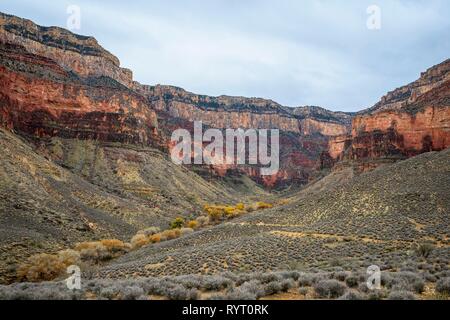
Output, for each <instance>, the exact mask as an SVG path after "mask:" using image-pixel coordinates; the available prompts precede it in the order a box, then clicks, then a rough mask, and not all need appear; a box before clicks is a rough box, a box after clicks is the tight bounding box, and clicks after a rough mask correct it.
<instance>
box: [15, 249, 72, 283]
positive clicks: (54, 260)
mask: <svg viewBox="0 0 450 320" xmlns="http://www.w3.org/2000/svg"><path fill="white" fill-rule="evenodd" d="M67 267H68V265H65V264H64V263H63V262H62V261H61V260H60V258H59V257H58V256H57V255H52V254H45V253H44V254H37V255H34V256H32V257H30V258H29V259H28V261H27V262H26V263H24V264H22V265H20V266H19V268H18V269H17V277H18V279H19V281H29V282H40V281H51V280H55V279H56V278H58V277H59V276H61V275H62V274H63V273H65V272H66V268H67Z"/></svg>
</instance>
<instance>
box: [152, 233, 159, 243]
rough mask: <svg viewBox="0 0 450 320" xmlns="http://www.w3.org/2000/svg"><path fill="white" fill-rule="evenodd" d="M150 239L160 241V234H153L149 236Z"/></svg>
mask: <svg viewBox="0 0 450 320" xmlns="http://www.w3.org/2000/svg"><path fill="white" fill-rule="evenodd" d="M150 241H151V242H152V243H159V242H161V234H160V233H157V234H154V235H152V236H150Z"/></svg>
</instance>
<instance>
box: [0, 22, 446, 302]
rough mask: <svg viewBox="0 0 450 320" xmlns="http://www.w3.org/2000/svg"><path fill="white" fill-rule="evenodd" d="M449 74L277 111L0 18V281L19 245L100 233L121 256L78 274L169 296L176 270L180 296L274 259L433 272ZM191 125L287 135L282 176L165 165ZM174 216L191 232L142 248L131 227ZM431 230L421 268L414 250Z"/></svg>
mask: <svg viewBox="0 0 450 320" xmlns="http://www.w3.org/2000/svg"><path fill="white" fill-rule="evenodd" d="M449 71H450V59H448V60H446V61H444V62H442V63H440V64H438V65H436V66H434V67H431V68H430V69H428V70H427V71H425V72H423V73H422V74H421V75H420V77H419V79H418V80H417V81H414V82H412V83H411V84H408V85H406V86H404V87H401V88H398V89H396V90H394V91H392V92H390V93H388V94H387V95H386V96H385V97H383V98H382V99H381V100H380V102H379V103H377V104H376V105H375V106H373V107H372V108H369V109H367V110H363V111H360V112H358V113H345V112H335V111H329V110H326V109H324V108H322V107H318V106H303V107H287V106H283V105H281V104H279V103H277V102H275V101H272V100H268V99H262V98H246V97H232V96H218V97H211V96H206V95H200V94H196V93H191V92H188V91H186V90H184V89H182V88H177V87H174V86H169V85H159V84H158V85H145V84H141V83H139V82H137V81H135V80H134V79H133V73H132V71H131V70H128V69H125V68H122V67H121V65H120V61H119V59H118V58H117V57H115V56H114V55H113V54H111V53H110V52H108V51H107V50H106V49H104V48H103V47H102V46H100V44H99V43H98V42H97V41H96V40H95V39H94V38H92V37H87V36H81V35H76V34H73V33H72V32H70V31H67V30H64V29H62V28H58V27H42V26H38V25H36V24H35V23H33V22H32V21H29V20H26V19H21V18H18V17H15V16H11V15H7V14H3V13H0V147H1V150H2V153H1V156H0V283H1V284H3V283H6V284H9V283H13V282H16V281H20V280H18V277H19V276H18V270H20V268H19V266H20V265H22V264H23V263H24V261H26V259H28V258H29V257H33V256H35V255H39V254H48V253H50V254H56V253H61V252H65V253H67V251H65V250H67V249H69V248H75V246H76V245H77V244H79V243H84V244H86V243H87V242H89V246H97V245H98V243H100V242H101V241H106V243H109V244H111V243H113V244H114V243H118V242H119V243H122V244H123V247H122V248H121V249H120V250H122V249H123V250H124V252H121V254H123V255H117V256H116V255H114V256H113V257H106V258H104V257H101V256H100V257H96V259H98V260H99V261H100V262H99V263H98V265H96V266H95V268H94V269H93V270H89V277H93V279H94V280H95V281H97V280H98V281H100V282H102V281H106V282H107V281H111V283H113V284H114V285H115V284H117V283H119V282H120V281H117V279H121V280H123V279H125V278H126V279H128V280H130V279H133V281H134V280H135V279H136V278H137V277H155V278H157V279H164V280H163V281H165V283H164V286H165V289H164V290H166V289H167V287H168V283H170V281H172V280H170V279H171V278H161V277H168V276H170V277H180V278H173V279H175V280H174V281H175V282H176V284H175V285H174V287H173V288H175V289H177V290H179V289H180V288H179V287H176V286H179V283H182V282H183V281H187V282H189V283H190V276H191V275H202V276H209V275H214V276H216V275H219V277H221V276H220V275H221V274H222V273H223V272H226V273H227V274H228V275H227V277H231V278H233V279H234V280H233V281H232V282H233V283H235V284H236V285H237V284H238V283H239V285H241V284H242V283H248V281H250V279H251V277H260V275H261V277H267V279H269V280H270V279H272V278H273V277H274V274H269V275H268V276H267V275H264V272H267V271H271V272H272V271H283V270H289V271H288V273H285V275H286V274H288V275H289V277H290V275H291V274H292V273H290V271H292V270H295V271H293V272H294V273H295V272H297V271H296V270H299V271H301V274H302V276H304V274H303V271H305V270H306V271H311V270H315V271H316V270H325V271H327V272H330V274H332V276H333V277H334V276H337V277H339V276H340V275H342V272H345V271H347V270H351V272H355V274H357V273H356V272H357V271H355V270H359V271H361V270H363V274H364V275H365V272H366V268H367V266H369V265H373V264H374V263H376V264H377V265H380V267H382V268H383V270H384V271H385V270H396V271H401V272H403V271H402V270H403V268H405V265H406V267H408V268H413V266H414V268H415V269H413V270H414V272H416V271H417V272H419V271H418V269H419V264H420V265H421V266H422V267H423V268H422V269H423V270H422V271H423V272H425V271H426V272H428V271H430V272H431V271H433V270H434V271H436V272H434V271H433V272H434V274H435V275H436V277H438V276H439V274H440V273H439V272H442V273H445V272H448V261H450V260H449V259H450V251H449V250H448V249H449V245H450V241H449V238H448V230H449V221H450V220H449V219H448V213H449V212H450V210H449V207H450V202H449V200H450V199H449V197H448V194H449V192H450V190H449V188H450V183H449V182H450V175H449V172H450V165H449V160H450V157H449V154H450V150H449V149H448V147H449V146H450V72H449ZM197 121H201V122H202V123H203V125H204V127H205V128H204V129H205V130H206V129H211V128H214V129H219V130H222V131H223V132H225V130H226V129H238V128H241V129H268V130H272V129H278V130H280V170H279V171H278V173H277V174H274V175H271V176H263V175H261V169H262V166H260V165H252V164H246V165H239V166H238V165H234V164H224V165H176V164H175V163H173V161H171V157H170V153H171V150H172V148H173V147H174V145H173V143H172V142H171V139H170V138H171V134H172V133H173V132H174V130H176V129H186V130H188V132H190V133H194V130H195V125H194V123H195V122H197ZM255 204H257V205H255ZM222 205H223V208H225V209H224V211H226V210H227V209H230V208H231V211H232V212H233V213H235V212H236V211H238V214H236V216H232V217H231V218H230V217H225V216H223V217H222V220H220V219H219V221H216V220H215V219H214V217H213V216H211V215H210V214H209V212H208V208H209V209H211V208H214V206H219V207H220V206H222ZM238 208H241V209H242V210H241V209H238ZM244 211H245V212H244ZM205 212H206V214H205ZM180 219H181V221H183V223H184V222H186V223H185V224H183V223H182V227H186V228H182V229H183V230H184V232H185V234H182V232H181V229H180V230H179V235H177V236H176V237H173V238H170V237H169V236H166V237H167V238H166V239H164V240H161V239H159V240H158V241H156V240H155V242H154V243H153V242H152V243H147V244H144V245H142V247H140V246H135V241H133V239H135V237H136V236H140V237H144V238H145V239H147V238H146V237H148V235H147V234H146V233H145V232H144V233H142V231H148V232H149V234H150V233H151V232H150V231H149V230H151V229H155V228H156V229H158V230H160V231H161V233H157V234H153V233H152V234H151V236H155V235H159V236H161V234H164V232H169V233H170V232H176V231H174V230H168V229H167V228H168V226H170V228H172V226H173V222H174V221H177V220H178V221H179V220H180ZM202 220H203V221H207V222H206V223H205V224H204V225H203V224H201V225H200V226H199V225H198V224H199V221H202ZM189 222H190V223H193V224H191V226H193V227H192V228H191V227H190V226H189ZM188 226H189V228H187V227H188ZM186 229H190V230H188V231H187V232H186ZM105 239H109V240H105ZM429 241H431V242H432V243H433V244H434V245H435V247H434V248H433V250H432V252H431V253H430V256H429V257H430V258H429V259H428V260H427V261H428V262H429V263H430V265H431V266H430V267H428V266H426V267H425V266H424V265H423V262H424V261H425V260H423V259H427V257H423V256H417V257H416V256H415V255H414V254H411V252H413V251H415V248H416V247H420V245H423V244H428V242H429ZM102 245H103V244H102ZM113 249H114V248H113ZM115 249H117V248H115ZM69 251H70V250H69ZM91 251H93V252H94V255H95V254H97V253H96V251H95V250H91ZM89 254H92V252H90V253H89ZM47 257H48V256H47ZM103 258H104V260H102V259H103ZM412 260H414V261H412ZM433 268H434V269H433ZM50 269H51V268H50ZM425 269H426V270H425ZM432 269H433V270H432ZM343 270H345V271H343ZM407 270H409V269H407ZM315 271H314V272H315ZM336 271H338V272H336ZM422 271H421V272H422ZM245 272H248V273H249V274H250V278H248V279H247V280H248V281H247V280H246V281H247V282H242V283H241V282H240V281H237V280H238V278H239V277H241V276H243V277H247V275H245ZM283 272H284V271H283ZM339 272H341V274H339ZM401 272H400V273H401ZM349 274H351V273H349ZM434 274H433V275H431V274H427V276H434ZM84 276H85V275H84ZM299 276H300V273H299ZM400 276H401V274H400ZM183 277H184V278H183ZM277 277H278V276H276V278H277ZM294 277H296V279H295V281H297V282H298V281H300V280H299V279H298V277H297V274H296V273H295V274H294ZM346 277H347V275H346ZM348 278H350V276H349V277H348ZM357 278H358V279H360V277H357ZM143 279H144V278H143ZM199 279H200V278H199ZM205 279H207V278H205ZM267 279H266V280H267ZM277 279H278V278H277ZM330 279H331V278H330ZM212 280H213V281H215V280H214V279H212ZM260 280H261V279H259V280H257V281H256V282H255V283H258V281H260ZM278 280H279V279H278ZM278 280H276V281H278ZM284 280H286V279H284ZM345 280H346V279H345ZM130 281H131V280H130ZM137 281H140V280H137ZM151 281H153V280H151ZM202 281H203V280H202ZM220 281H225V282H229V281H227V280H226V279H225V278H223V277H222V278H221V280H220ZM252 281H253V280H252ZM261 281H263V280H261ZM270 281H271V280H270ZM340 281H341V282H342V283H343V282H344V281H343V280H342V279H340ZM273 282H275V280H274V281H273ZM273 282H270V283H268V284H267V285H268V286H269V285H270V287H272V285H275V283H273ZM120 283H122V282H120ZM124 283H125V282H124ZM298 284H300V283H298ZM120 285H122V284H120ZM264 285H265V284H264ZM309 285H311V286H312V282H311V283H310V284H309ZM345 286H346V285H345ZM200 287H201V286H200ZM5 288H6V287H5ZM34 288H39V287H38V286H36V287H34ZM127 288H128V289H129V287H127ZM155 288H156V287H155ZM220 288H222V287H220ZM220 288H219V289H220ZM352 288H353V287H352ZM2 289H3V287H1V286H0V293H2ZM19 289H20V290H22V289H21V288H19ZM169 289H171V288H169ZM175 289H174V291H176V292H178V291H177V290H175ZM191 289H192V288H191V287H190V288H189V290H191ZM222 289H223V288H222ZM222 289H220V290H221V291H220V292H213V294H218V295H219V296H220V295H223V294H224V293H225V289H223V290H222ZM228 289H230V288H228ZM231 289H232V290H231ZM231 289H230V290H231V291H230V292H233V290H234V289H235V288H234V287H233V288H231ZM250 289H251V288H250ZM269 289H270V288H269ZM299 289H300V288H296V291H297V292H296V293H295V294H297V295H298V292H299ZM302 289H305V288H302ZM391 289H392V288H389V290H391ZM20 290H19V291H20ZM183 290H184V289H183ZM277 290H282V289H277V286H276V285H275V289H274V290H272V291H270V290H269V291H268V292H269V294H268V295H273V294H274V293H275V292H278V291H277ZM355 290H356V289H355ZM358 290H359V288H358ZM408 290H409V289H408ZM3 291H4V290H3ZM13 291H14V290H13ZM13 291H12V292H13ZM50 291H51V290H50ZM155 291H157V295H159V296H167V297H169V298H170V297H175V298H180V296H181V297H182V299H183V297H186V296H183V295H176V294H174V295H170V294H168V293H167V292H165V291H162V293H161V292H160V291H158V290H156V289H155ZM207 291H208V290H207ZM212 291H215V289H213V290H212ZM238 291H239V290H238ZM100 292H103V290H100ZM190 292H191V291H190ZM103 293H105V292H103ZM178 293H179V292H178ZM228 293H229V292H227V294H228ZM235 293H236V292H235ZM241 293H242V292H237V294H238V295H236V296H233V295H231V297H233V298H235V299H236V298H238V299H240V298H242V297H243V296H242V295H239V294H241ZM98 294H99V293H98V292H97V295H98ZM106 294H107V292H106ZM203 294H205V292H203ZM364 294H366V293H365V292H364ZM100 295H101V293H100ZM307 295H310V293H307V294H306V295H305V297H306V296H307ZM211 296H212V294H211ZM254 296H255V298H256V293H254ZM0 297H1V295H0ZM244 297H248V296H244ZM250 297H251V298H252V297H253V296H252V295H250ZM110 298H111V297H110Z"/></svg>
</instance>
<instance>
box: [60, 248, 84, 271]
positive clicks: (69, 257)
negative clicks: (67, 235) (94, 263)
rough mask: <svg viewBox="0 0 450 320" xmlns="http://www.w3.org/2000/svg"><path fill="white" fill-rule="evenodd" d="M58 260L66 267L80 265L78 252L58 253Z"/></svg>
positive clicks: (66, 251) (64, 251)
mask: <svg viewBox="0 0 450 320" xmlns="http://www.w3.org/2000/svg"><path fill="white" fill-rule="evenodd" d="M58 260H59V261H60V262H61V263H62V264H63V265H65V266H66V267H69V266H72V265H80V264H81V256H80V253H79V252H78V251H75V250H71V249H67V250H63V251H59V252H58Z"/></svg>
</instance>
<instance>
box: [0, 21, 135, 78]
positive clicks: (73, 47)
mask: <svg viewBox="0 0 450 320" xmlns="http://www.w3.org/2000/svg"><path fill="white" fill-rule="evenodd" d="M0 41H3V42H8V43H12V44H18V45H21V46H23V47H24V48H25V49H26V50H27V51H28V52H30V53H33V54H35V55H38V56H41V57H46V58H49V59H51V60H53V61H55V62H56V63H58V64H59V65H60V66H61V67H63V68H64V69H65V70H67V71H74V72H75V73H77V74H78V75H80V76H84V77H100V76H106V77H109V78H111V79H114V80H116V81H117V82H119V83H121V84H123V85H125V86H128V87H131V86H132V82H133V74H132V72H131V70H128V69H124V68H121V67H120V62H119V59H118V58H117V57H115V56H114V55H112V54H111V53H109V52H108V51H106V50H105V49H104V48H103V47H101V46H100V45H99V44H98V42H97V40H95V39H94V38H93V37H86V36H81V35H77V34H74V33H72V32H70V31H68V30H65V29H62V28H58V27H42V26H38V25H36V24H35V23H33V22H32V21H30V20H26V19H21V18H18V17H15V16H11V15H7V14H4V13H1V12H0Z"/></svg>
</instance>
